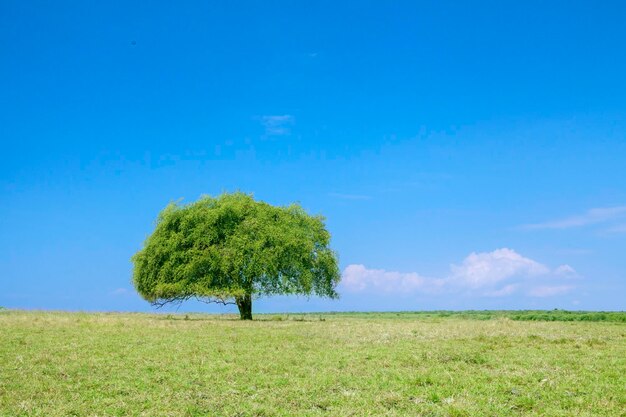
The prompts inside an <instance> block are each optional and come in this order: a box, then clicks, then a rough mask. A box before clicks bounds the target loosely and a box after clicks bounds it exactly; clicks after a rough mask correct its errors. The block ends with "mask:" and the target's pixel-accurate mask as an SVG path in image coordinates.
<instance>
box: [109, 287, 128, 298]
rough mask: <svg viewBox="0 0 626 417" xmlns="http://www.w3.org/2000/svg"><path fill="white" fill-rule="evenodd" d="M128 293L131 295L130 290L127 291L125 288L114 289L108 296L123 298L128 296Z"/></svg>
mask: <svg viewBox="0 0 626 417" xmlns="http://www.w3.org/2000/svg"><path fill="white" fill-rule="evenodd" d="M130 293H131V292H130V290H128V289H127V288H116V289H114V290H113V291H111V292H110V293H109V294H110V295H115V296H123V295H128V294H130Z"/></svg>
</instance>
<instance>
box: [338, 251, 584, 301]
mask: <svg viewBox="0 0 626 417" xmlns="http://www.w3.org/2000/svg"><path fill="white" fill-rule="evenodd" d="M577 276H578V275H577V274H576V271H575V270H574V268H572V267H571V266H569V265H560V266H558V267H557V268H554V269H552V268H549V267H548V266H546V265H544V264H541V263H539V262H537V261H535V260H532V259H530V258H526V257H524V256H522V255H520V254H519V253H517V252H515V251H514V250H512V249H508V248H501V249H496V250H494V251H492V252H482V253H471V254H470V255H468V256H467V257H466V258H465V259H464V260H463V262H462V263H461V264H460V265H450V273H449V274H448V275H447V276H446V277H444V278H432V277H426V276H423V275H421V274H419V273H417V272H397V271H387V270H384V269H370V268H367V267H365V266H364V265H360V264H358V265H348V267H346V269H345V270H344V272H343V280H342V286H343V287H344V288H345V289H346V290H347V291H351V292H375V293H395V294H411V293H425V294H434V293H459V292H461V293H466V294H468V295H478V296H484V297H505V296H510V295H513V294H524V295H528V296H531V297H547V296H551V295H558V294H563V293H565V292H568V291H570V290H572V289H574V286H573V285H572V284H571V282H572V281H571V280H570V278H573V277H577ZM564 280H567V281H566V283H564Z"/></svg>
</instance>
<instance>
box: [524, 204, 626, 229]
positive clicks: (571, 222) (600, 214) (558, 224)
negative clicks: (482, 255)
mask: <svg viewBox="0 0 626 417" xmlns="http://www.w3.org/2000/svg"><path fill="white" fill-rule="evenodd" d="M625 215H626V206H616V207H602V208H593V209H591V210H587V212H586V213H584V214H580V215H576V216H570V217H566V218H564V219H559V220H553V221H549V222H544V223H535V224H527V225H524V226H522V228H523V229H528V230H535V229H570V228H573V227H581V226H587V225H590V224H597V223H604V222H607V221H610V220H613V219H616V218H619V217H622V216H625Z"/></svg>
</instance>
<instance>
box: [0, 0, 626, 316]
mask: <svg viewBox="0 0 626 417" xmlns="http://www.w3.org/2000/svg"><path fill="white" fill-rule="evenodd" d="M624 21H626V7H625V6H624V4H623V2H592V1H588V2H575V1H574V2H572V1H568V2H548V3H546V2H534V1H530V2H474V3H473V4H471V5H470V4H468V3H467V2H441V1H433V2H415V1H406V2H401V1H397V2H386V1H378V2H368V1H365V2H360V3H359V4H358V5H357V4H356V3H354V2H341V3H338V2H323V1H321V2H306V3H305V2H287V1H284V2H252V1H250V2H245V1H236V2H192V1H190V2H184V4H174V3H171V2H163V3H154V4H151V5H150V7H148V6H147V5H146V4H145V3H143V2H126V1H124V2H121V1H120V2H116V1H111V2H78V1H76V2H63V1H61V2H53V3H51V2H34V1H33V2H30V1H12V0H9V1H3V2H2V3H1V4H0V63H1V65H0V141H1V143H2V148H3V152H2V153H1V154H0V158H1V160H0V190H1V191H0V199H1V200H0V203H1V204H0V230H1V234H0V283H1V286H2V288H1V291H0V305H2V306H5V307H11V308H28V309H67V310H129V311H150V310H151V307H150V306H149V305H148V303H146V302H145V301H143V300H141V299H140V298H139V297H138V296H137V295H136V294H135V293H134V291H133V289H132V285H131V283H130V276H131V264H130V257H131V256H132V254H133V253H134V252H135V251H136V250H138V249H139V248H140V247H141V244H142V242H143V240H144V239H145V237H146V236H147V235H148V234H149V233H150V232H151V230H152V227H153V225H154V219H155V217H156V215H157V213H158V212H159V211H160V210H161V209H162V208H163V207H164V206H165V205H166V204H167V203H168V202H170V201H173V200H179V199H181V198H182V199H183V201H194V200H195V199H197V198H198V197H199V196H200V195H202V194H212V195H215V194H219V193H220V192H223V191H234V190H242V191H246V192H251V193H254V195H255V196H256V197H257V198H259V199H262V200H265V201H268V202H270V203H273V204H287V203H289V202H292V201H299V202H300V203H301V204H302V205H303V206H304V207H305V208H306V209H307V210H308V211H310V212H312V213H322V214H324V215H325V216H326V217H327V225H328V228H329V230H330V231H331V233H332V234H333V242H332V245H333V247H334V248H335V249H336V250H337V251H338V253H339V255H340V261H341V269H342V271H343V275H344V280H343V282H342V284H341V285H340V288H339V290H340V293H341V299H340V300H338V301H328V300H318V299H311V300H306V299H304V298H296V297H290V298H283V297H279V298H274V299H266V300H260V301H259V302H257V304H256V305H255V310H256V311H259V312H260V311H293V312H296V311H319V310H424V309H467V308H473V309H483V308H566V309H593V310H602V309H605V310H623V309H625V308H626V306H625V302H624V300H626V175H625V174H624V172H625V167H626V42H625V40H626V25H624ZM180 308H181V311H187V310H189V311H215V312H223V311H230V310H228V309H224V308H223V307H217V306H207V305H204V304H196V303H189V304H185V305H183V306H181V307H180Z"/></svg>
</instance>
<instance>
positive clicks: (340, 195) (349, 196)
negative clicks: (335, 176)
mask: <svg viewBox="0 0 626 417" xmlns="http://www.w3.org/2000/svg"><path fill="white" fill-rule="evenodd" d="M328 195H329V196H331V197H335V198H341V199H343V200H369V199H371V198H372V197H371V196H369V195H363V194H343V193H329V194H328Z"/></svg>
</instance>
